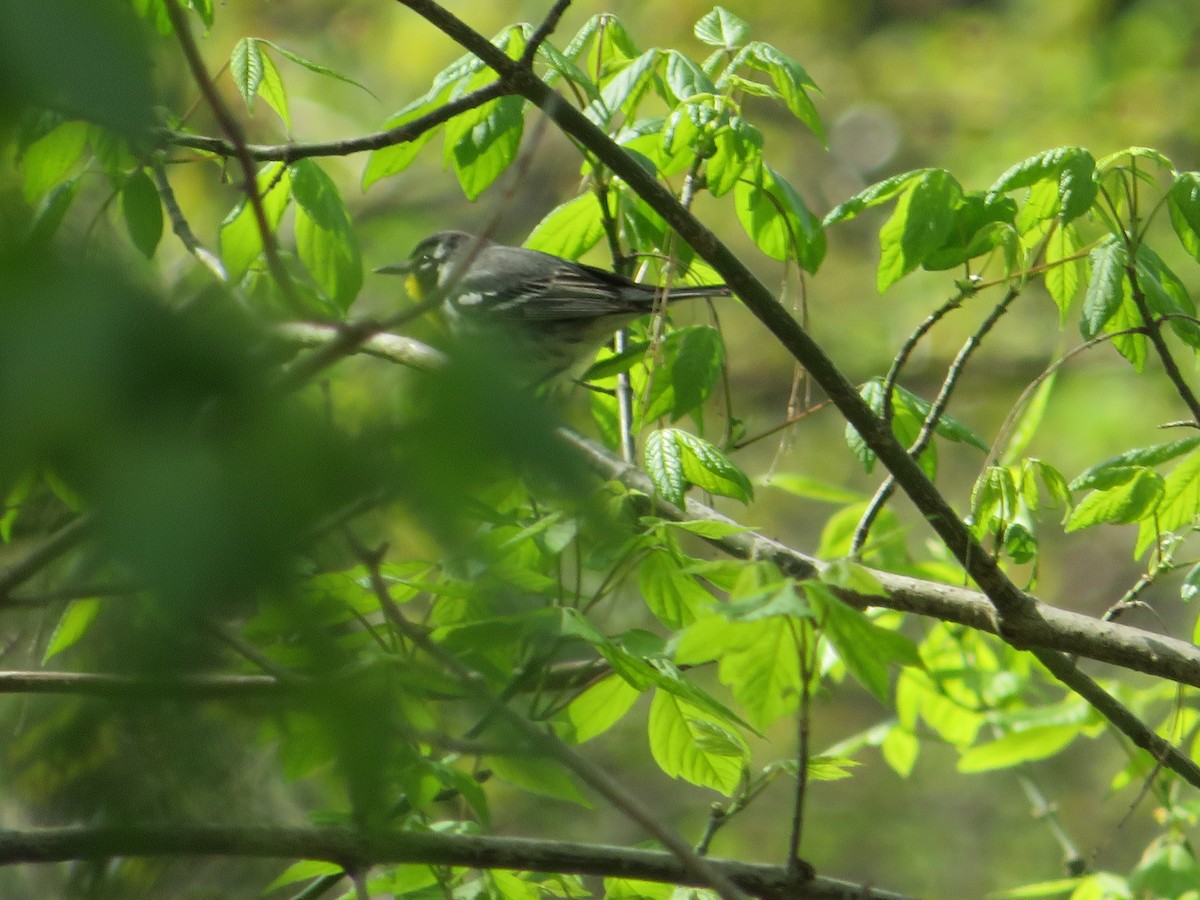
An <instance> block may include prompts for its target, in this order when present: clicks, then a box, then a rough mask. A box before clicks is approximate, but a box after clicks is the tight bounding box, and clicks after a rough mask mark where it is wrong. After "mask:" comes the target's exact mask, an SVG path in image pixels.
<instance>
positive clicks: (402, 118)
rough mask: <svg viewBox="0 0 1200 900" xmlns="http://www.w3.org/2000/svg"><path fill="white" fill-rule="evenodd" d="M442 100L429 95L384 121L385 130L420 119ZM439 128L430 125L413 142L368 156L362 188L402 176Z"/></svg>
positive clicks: (392, 146) (380, 150)
mask: <svg viewBox="0 0 1200 900" xmlns="http://www.w3.org/2000/svg"><path fill="white" fill-rule="evenodd" d="M438 96H440V95H438ZM439 102H440V100H438V99H431V98H430V97H429V96H428V95H427V96H425V97H421V98H420V99H418V100H414V101H413V102H412V103H410V104H408V106H406V107H404V109H402V110H400V112H398V113H396V114H395V115H394V116H391V117H390V118H389V119H388V120H387V121H386V122H384V123H383V130H384V131H388V130H390V129H392V128H396V127H398V126H400V125H404V124H406V123H408V122H411V121H413V120H414V119H419V118H420V117H421V116H423V115H425V114H426V113H428V112H430V111H431V110H433V109H434V108H435V107H436V106H437V105H438V103H439ZM437 130H438V129H437V128H428V129H426V130H425V131H423V132H421V133H420V134H419V135H417V136H416V137H415V138H413V139H412V140H410V141H405V142H404V143H401V144H392V145H391V146H388V147H383V148H381V149H379V150H375V151H373V152H372V153H371V155H370V156H369V157H368V158H367V165H366V167H365V168H364V169H363V176H362V189H363V190H364V191H365V190H366V189H367V188H369V187H370V186H371V185H373V184H374V183H375V182H377V181H379V180H380V179H382V178H390V177H391V176H392V175H398V174H399V173H401V172H403V171H404V170H405V169H407V168H408V167H409V165H410V164H411V163H412V161H413V160H414V159H416V157H417V154H418V153H419V152H420V151H421V148H422V147H424V146H425V145H426V144H428V143H429V141H430V140H432V138H433V136H434V134H435V133H436V132H437Z"/></svg>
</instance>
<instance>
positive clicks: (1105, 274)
mask: <svg viewBox="0 0 1200 900" xmlns="http://www.w3.org/2000/svg"><path fill="white" fill-rule="evenodd" d="M1088 259H1089V260H1090V262H1091V267H1092V276H1091V279H1090V280H1089V281H1088V286H1087V291H1086V292H1085V293H1084V296H1083V316H1082V318H1081V319H1080V320H1079V331H1080V333H1081V334H1082V335H1083V338H1084V340H1089V341H1090V340H1091V339H1092V338H1094V337H1095V336H1096V335H1098V334H1099V333H1100V330H1101V329H1102V328H1103V327H1104V326H1105V325H1106V324H1108V321H1109V320H1110V319H1111V318H1112V317H1113V315H1114V314H1115V313H1116V311H1117V308H1118V307H1119V306H1120V305H1121V298H1122V297H1123V296H1124V292H1123V289H1122V284H1123V282H1124V279H1125V266H1127V265H1128V264H1129V254H1128V253H1126V251H1125V248H1124V247H1123V246H1122V245H1121V243H1120V242H1119V241H1118V240H1117V239H1116V238H1115V237H1109V238H1107V239H1105V240H1104V241H1103V242H1102V243H1101V244H1100V245H1099V246H1097V247H1095V248H1094V249H1093V250H1092V252H1091V253H1089V254H1088Z"/></svg>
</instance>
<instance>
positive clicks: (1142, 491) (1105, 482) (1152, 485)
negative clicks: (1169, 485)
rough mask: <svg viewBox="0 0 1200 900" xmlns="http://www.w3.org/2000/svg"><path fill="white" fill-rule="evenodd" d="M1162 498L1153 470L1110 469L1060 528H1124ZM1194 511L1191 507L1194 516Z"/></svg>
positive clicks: (1149, 510)
mask: <svg viewBox="0 0 1200 900" xmlns="http://www.w3.org/2000/svg"><path fill="white" fill-rule="evenodd" d="M1162 498H1163V479H1162V476H1161V475H1159V474H1158V473H1157V472H1155V471H1154V470H1153V469H1147V468H1143V467H1142V466H1131V467H1129V468H1127V469H1111V470H1109V471H1108V472H1107V473H1106V474H1105V476H1104V478H1103V479H1102V480H1101V481H1100V482H1099V486H1098V487H1097V489H1096V490H1094V491H1092V493H1090V494H1088V495H1087V496H1086V497H1084V498H1083V500H1081V501H1080V503H1079V505H1078V506H1076V507H1075V509H1073V510H1072V511H1071V514H1070V515H1069V516H1068V517H1067V520H1066V523H1065V525H1064V527H1065V529H1066V530H1067V531H1079V530H1080V529H1082V528H1090V527H1091V526H1093V525H1101V524H1104V523H1108V524H1113V525H1128V524H1129V523H1131V522H1137V521H1138V520H1140V519H1142V518H1144V517H1146V516H1148V515H1149V514H1150V513H1151V512H1153V511H1154V509H1155V507H1156V506H1158V504H1159V501H1160V500H1162ZM1194 510H1195V507H1193V513H1194Z"/></svg>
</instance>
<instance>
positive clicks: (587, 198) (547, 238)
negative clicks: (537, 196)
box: [525, 191, 604, 259]
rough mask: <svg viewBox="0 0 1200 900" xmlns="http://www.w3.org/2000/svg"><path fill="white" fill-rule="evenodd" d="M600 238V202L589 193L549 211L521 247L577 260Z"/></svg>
mask: <svg viewBox="0 0 1200 900" xmlns="http://www.w3.org/2000/svg"><path fill="white" fill-rule="evenodd" d="M603 237H604V218H603V216H602V215H601V210H600V200H599V198H597V196H596V195H595V194H593V193H592V192H590V191H589V192H588V193H586V194H580V195H579V196H578V197H576V198H574V199H573V200H568V201H567V202H566V203H563V204H562V205H560V206H557V207H555V208H554V209H552V210H551V211H550V212H549V213H548V214H547V215H546V217H545V218H544V219H542V221H540V222H538V224H537V225H536V226H535V227H534V229H533V232H532V233H531V234H530V235H529V237H528V238H526V240H525V246H526V247H527V248H528V249H530V250H541V251H542V252H543V253H551V254H553V255H555V256H561V257H563V258H565V259H579V257H581V256H583V254H585V253H587V252H588V251H589V250H591V249H592V248H593V247H595V246H596V244H598V243H599V242H600V240H601V239H602V238H603Z"/></svg>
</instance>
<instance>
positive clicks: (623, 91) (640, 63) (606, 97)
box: [589, 48, 666, 126]
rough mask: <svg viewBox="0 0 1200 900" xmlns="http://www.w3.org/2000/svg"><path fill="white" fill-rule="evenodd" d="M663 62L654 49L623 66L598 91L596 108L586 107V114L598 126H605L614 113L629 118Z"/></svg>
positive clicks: (662, 58) (660, 55)
mask: <svg viewBox="0 0 1200 900" xmlns="http://www.w3.org/2000/svg"><path fill="white" fill-rule="evenodd" d="M665 58H666V57H665V54H664V53H663V51H662V50H659V49H657V48H654V49H650V50H647V51H646V52H645V53H643V54H642V55H641V56H638V57H636V58H635V59H631V60H629V61H628V62H627V63H625V64H624V65H623V67H622V68H621V70H620V71H619V72H618V73H617V74H616V75H614V76H613V77H612V78H611V79H609V80H608V81H607V82H606V83H605V84H604V87H602V88H601V89H600V100H599V106H598V107H597V106H596V105H594V104H593V106H591V107H589V111H594V112H593V118H597V121H598V123H599V124H600V125H601V126H604V125H607V124H608V123H609V122H610V121H611V119H612V117H613V115H615V114H616V112H617V110H620V111H621V112H623V113H624V114H625V115H626V117H629V118H632V117H633V115H634V112H635V111H636V109H637V106H638V104H639V103H641V102H642V98H643V97H645V96H646V92H647V91H648V90H649V89H650V86H651V85H652V84H653V83H654V79H655V78H656V77H657V76H658V73H659V69H660V68H661V65H662V62H663V60H664V59H665Z"/></svg>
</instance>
